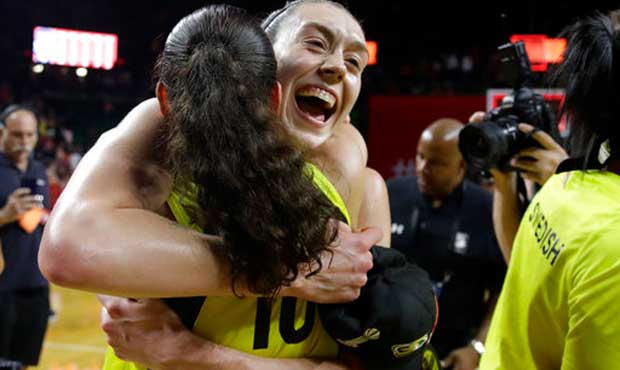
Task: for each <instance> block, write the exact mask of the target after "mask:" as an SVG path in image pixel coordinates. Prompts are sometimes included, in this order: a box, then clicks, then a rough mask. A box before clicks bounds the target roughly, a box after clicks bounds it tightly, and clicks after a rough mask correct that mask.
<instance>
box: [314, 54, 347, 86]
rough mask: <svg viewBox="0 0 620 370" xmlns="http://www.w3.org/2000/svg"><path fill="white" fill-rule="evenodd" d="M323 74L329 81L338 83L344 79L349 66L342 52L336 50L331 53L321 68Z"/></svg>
mask: <svg viewBox="0 0 620 370" xmlns="http://www.w3.org/2000/svg"><path fill="white" fill-rule="evenodd" d="M320 72H321V76H322V77H323V79H324V80H325V81H326V82H327V83H337V82H340V81H342V79H343V78H344V75H345V73H346V72H347V67H346V65H345V62H344V58H343V56H342V54H341V53H337V52H334V53H332V54H330V55H329V57H328V58H327V59H326V60H325V62H324V63H323V65H322V66H321V69H320Z"/></svg>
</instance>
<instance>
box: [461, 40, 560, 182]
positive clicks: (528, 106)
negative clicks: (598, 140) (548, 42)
mask: <svg viewBox="0 0 620 370" xmlns="http://www.w3.org/2000/svg"><path fill="white" fill-rule="evenodd" d="M498 51H499V54H500V61H501V62H502V66H503V67H504V68H503V69H504V70H505V75H506V77H507V78H508V79H509V80H510V81H511V84H512V85H513V91H512V92H511V93H510V94H509V95H507V96H506V97H504V99H503V100H502V102H501V104H500V105H499V106H498V107H497V108H495V109H493V110H491V111H490V112H487V113H486V114H485V117H484V119H483V120H482V121H481V122H476V123H470V124H468V125H466V126H465V127H464V128H463V130H461V132H460V134H459V149H460V151H461V153H462V154H463V158H464V159H465V161H466V162H467V163H468V164H469V165H471V166H472V167H475V168H477V169H480V170H484V171H486V170H489V169H491V168H497V169H499V170H501V171H511V170H514V168H513V167H512V166H510V158H512V157H513V156H514V155H515V154H517V153H518V152H519V151H521V150H523V149H525V148H528V147H532V146H540V145H539V144H538V142H536V141H535V140H534V139H532V138H531V137H529V136H528V135H526V134H524V133H523V132H522V131H520V130H519V128H518V124H519V123H521V122H526V123H529V124H531V125H533V126H534V127H536V128H538V129H541V130H543V131H545V132H547V133H549V134H550V135H551V136H553V137H554V138H557V136H558V135H557V126H556V125H555V123H556V121H555V114H554V111H553V109H552V108H551V107H550V106H549V104H547V102H545V100H544V98H543V97H542V95H540V94H537V93H535V92H534V91H533V90H532V89H530V88H528V87H526V84H527V83H528V82H529V81H530V80H531V78H532V70H531V68H530V61H529V59H528V57H527V53H526V52H525V46H524V45H523V42H521V41H519V42H517V43H514V44H513V43H509V44H504V45H502V46H500V47H499V48H498Z"/></svg>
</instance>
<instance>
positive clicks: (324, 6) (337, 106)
mask: <svg viewBox="0 0 620 370" xmlns="http://www.w3.org/2000/svg"><path fill="white" fill-rule="evenodd" d="M282 17H286V18H285V19H284V20H282V23H281V24H280V26H279V27H278V30H277V34H276V36H275V39H274V40H273V44H274V51H275V55H276V59H277V61H278V72H277V79H278V82H279V83H280V84H281V85H282V98H281V105H280V110H279V113H280V118H281V120H282V122H283V124H284V128H285V130H286V132H287V133H288V134H289V135H290V136H291V137H292V138H293V139H294V140H295V141H296V144H297V145H298V146H299V147H300V148H302V149H312V148H316V147H317V146H319V145H321V144H322V143H323V142H324V141H325V140H327V138H328V137H329V136H330V135H331V133H332V130H333V127H334V125H336V124H338V123H341V122H343V121H344V120H345V119H346V118H347V117H348V115H349V113H350V112H351V109H352V108H353V105H354V104H355V101H356V100H357V97H358V96H359V92H360V87H361V78H362V71H363V70H364V68H365V67H366V64H367V63H368V52H367V50H366V44H365V42H366V41H365V38H364V33H363V31H362V28H361V27H360V25H359V23H358V22H357V21H356V20H355V19H354V18H353V17H352V16H351V14H349V13H348V12H347V11H346V10H345V9H343V8H340V7H338V6H335V5H333V4H330V3H321V2H308V3H305V4H301V5H298V6H296V7H295V8H293V9H291V10H289V11H288V12H286V13H284V14H283V15H282Z"/></svg>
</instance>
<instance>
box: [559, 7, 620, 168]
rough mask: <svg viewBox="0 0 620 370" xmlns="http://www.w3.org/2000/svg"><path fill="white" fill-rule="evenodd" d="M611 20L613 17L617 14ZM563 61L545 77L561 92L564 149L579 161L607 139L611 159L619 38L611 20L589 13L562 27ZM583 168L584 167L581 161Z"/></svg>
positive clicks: (618, 112)
mask: <svg viewBox="0 0 620 370" xmlns="http://www.w3.org/2000/svg"><path fill="white" fill-rule="evenodd" d="M613 14H616V16H615V17H617V13H612V15H613ZM560 36H561V37H566V38H567V40H568V42H567V47H566V50H565V52H564V58H563V62H562V63H561V64H560V66H559V67H558V68H557V69H556V70H555V71H554V72H553V73H552V74H551V81H552V83H553V84H556V85H559V86H563V87H564V88H565V101H564V104H563V107H562V113H565V114H566V117H567V119H568V122H569V125H570V126H569V127H570V138H569V145H568V149H569V152H570V153H571V156H573V157H585V158H586V162H587V161H589V158H590V157H591V156H592V154H594V155H596V153H593V149H598V148H599V146H600V145H601V144H602V143H603V142H604V141H606V140H609V142H610V144H611V148H612V155H616V156H617V155H618V153H620V151H619V149H620V148H619V146H620V126H619V124H620V34H619V32H618V25H617V24H615V25H614V22H612V17H610V16H607V15H605V14H603V13H601V12H598V11H596V12H593V13H591V14H589V15H587V16H584V17H582V18H580V19H577V20H576V21H574V23H573V24H571V25H569V26H568V27H566V28H565V29H564V30H563V31H562V33H561V34H560ZM584 166H585V163H584Z"/></svg>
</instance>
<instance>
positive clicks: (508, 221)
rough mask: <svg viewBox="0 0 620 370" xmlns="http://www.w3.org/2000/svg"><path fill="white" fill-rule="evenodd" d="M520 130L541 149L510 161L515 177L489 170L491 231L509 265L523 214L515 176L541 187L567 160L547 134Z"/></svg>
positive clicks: (532, 149) (481, 115)
mask: <svg viewBox="0 0 620 370" xmlns="http://www.w3.org/2000/svg"><path fill="white" fill-rule="evenodd" d="M484 114H485V113H484V112H476V113H474V114H473V115H472V116H471V117H470V119H469V121H470V122H481V121H482V120H483V118H484ZM519 130H520V131H521V132H523V133H524V134H525V135H531V137H532V138H533V139H534V140H535V141H536V142H538V143H539V144H540V147H530V148H526V149H523V150H521V151H520V152H519V153H517V154H516V155H515V156H514V157H513V158H512V159H511V161H510V165H511V166H513V167H514V168H515V169H516V170H518V171H519V172H518V173H517V172H514V171H500V170H498V169H490V172H491V174H492V175H493V182H494V188H493V227H494V229H495V236H496V238H497V241H498V243H499V246H500V248H501V251H502V254H503V256H504V259H505V260H506V263H509V262H510V251H511V249H512V243H513V241H514V237H515V234H516V233H517V229H518V227H519V222H520V221H521V215H522V213H523V212H522V211H521V209H520V208H521V205H520V199H519V197H518V192H517V176H521V178H522V179H523V180H525V181H528V182H529V183H530V184H532V183H534V184H537V185H538V186H543V185H544V184H545V182H547V179H549V177H551V175H553V174H554V173H555V171H556V169H557V168H558V165H559V164H560V163H561V162H562V161H563V160H565V159H566V158H568V154H566V151H565V150H564V148H562V146H561V145H560V144H558V143H557V142H556V141H555V140H554V139H553V138H552V137H551V136H550V135H549V134H547V133H546V132H544V131H541V130H535V128H534V127H533V126H532V125H529V124H527V123H521V124H519Z"/></svg>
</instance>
